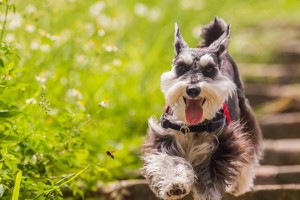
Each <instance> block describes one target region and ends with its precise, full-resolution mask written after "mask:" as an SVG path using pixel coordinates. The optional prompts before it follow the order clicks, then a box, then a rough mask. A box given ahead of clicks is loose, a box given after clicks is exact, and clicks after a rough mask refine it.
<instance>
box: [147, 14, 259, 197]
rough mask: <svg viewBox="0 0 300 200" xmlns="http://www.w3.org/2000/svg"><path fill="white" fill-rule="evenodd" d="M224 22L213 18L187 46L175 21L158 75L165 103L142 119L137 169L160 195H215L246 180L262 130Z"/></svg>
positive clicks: (246, 185) (243, 187) (244, 186)
mask: <svg viewBox="0 0 300 200" xmlns="http://www.w3.org/2000/svg"><path fill="white" fill-rule="evenodd" d="M229 31H230V25H227V24H226V23H225V22H224V20H222V19H220V18H217V17H216V18H215V19H214V20H213V21H212V22H211V23H209V24H208V25H207V26H205V27H204V28H203V30H202V37H203V38H204V41H203V42H202V43H201V44H200V45H199V46H198V47H197V48H189V47H188V45H187V44H186V42H185V41H184V40H183V38H182V36H181V34H180V32H179V29H178V26H177V24H175V44H174V47H175V57H174V59H173V64H172V69H171V71H168V72H165V73H164V74H162V76H161V89H162V91H163V93H164V95H165V99H166V107H165V111H164V114H163V115H162V117H161V119H160V122H158V121H157V120H156V119H155V118H154V117H152V118H150V119H149V129H148V136H147V139H146V141H145V143H144V146H143V153H142V154H143V155H142V158H143V161H144V166H143V168H142V174H143V176H144V177H145V178H146V179H147V181H148V183H149V186H150V188H151V189H152V191H153V192H154V193H155V194H156V196H157V197H158V198H161V199H180V198H182V197H183V196H185V195H187V194H189V193H190V192H192V194H193V197H194V199H197V200H208V199H209V200H219V199H221V198H222V196H223V194H224V193H225V192H230V193H232V194H234V195H240V194H243V193H245V192H246V191H249V190H250V189H251V187H252V186H253V179H254V177H255V172H254V171H255V168H256V166H257V165H258V160H259V158H260V157H261V156H262V134H261V131H260V128H259V126H258V123H257V121H256V119H255V117H254V114H253V111H252V109H251V107H250V105H249V103H248V100H247V99H246V97H245V94H244V88H243V83H242V81H241V79H240V75H239V72H238V69H237V66H236V64H235V62H234V60H233V59H232V57H231V56H230V55H229V54H228V53H227V47H228V43H229Z"/></svg>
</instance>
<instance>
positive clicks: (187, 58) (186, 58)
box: [179, 52, 193, 65]
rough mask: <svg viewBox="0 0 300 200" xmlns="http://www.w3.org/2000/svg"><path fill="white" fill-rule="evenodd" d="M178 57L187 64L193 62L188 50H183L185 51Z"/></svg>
mask: <svg viewBox="0 0 300 200" xmlns="http://www.w3.org/2000/svg"><path fill="white" fill-rule="evenodd" d="M179 59H180V60H182V61H183V62H185V63H186V64H187V65H191V64H193V57H192V55H191V53H189V52H185V53H183V54H181V55H180V57H179Z"/></svg>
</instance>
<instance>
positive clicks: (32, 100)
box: [25, 98, 37, 104]
mask: <svg viewBox="0 0 300 200" xmlns="http://www.w3.org/2000/svg"><path fill="white" fill-rule="evenodd" d="M25 103H26V104H36V103H37V100H36V99H35V98H29V99H26V101H25Z"/></svg>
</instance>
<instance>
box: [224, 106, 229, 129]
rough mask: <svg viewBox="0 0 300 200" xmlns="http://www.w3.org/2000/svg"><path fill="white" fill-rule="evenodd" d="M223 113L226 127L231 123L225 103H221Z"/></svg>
mask: <svg viewBox="0 0 300 200" xmlns="http://www.w3.org/2000/svg"><path fill="white" fill-rule="evenodd" d="M223 112H224V115H225V118H226V124H227V126H228V125H229V124H230V122H231V118H230V114H229V110H228V108H227V105H226V104H225V103H223Z"/></svg>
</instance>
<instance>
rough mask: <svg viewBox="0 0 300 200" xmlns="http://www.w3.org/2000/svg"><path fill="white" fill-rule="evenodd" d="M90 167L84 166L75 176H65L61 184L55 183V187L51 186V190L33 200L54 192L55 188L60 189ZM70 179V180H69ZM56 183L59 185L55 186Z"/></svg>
mask: <svg viewBox="0 0 300 200" xmlns="http://www.w3.org/2000/svg"><path fill="white" fill-rule="evenodd" d="M89 167H90V166H89V165H88V166H86V167H85V168H84V169H82V170H81V171H79V172H77V173H76V174H72V175H69V176H67V178H63V180H65V181H63V182H62V183H60V182H61V181H62V180H59V181H58V182H56V184H55V185H53V186H51V188H50V189H49V190H46V191H43V192H42V193H41V194H39V195H38V196H36V197H35V198H34V199H33V200H35V199H38V198H39V197H40V196H42V195H43V194H48V193H49V192H52V191H53V190H56V189H57V188H60V187H61V186H63V185H65V184H67V183H69V182H71V181H72V180H74V179H75V178H76V177H78V176H79V175H80V174H82V173H83V172H85V171H86V170H87V169H88V168H89ZM69 177H70V178H69ZM57 183H60V184H59V185H57Z"/></svg>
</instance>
